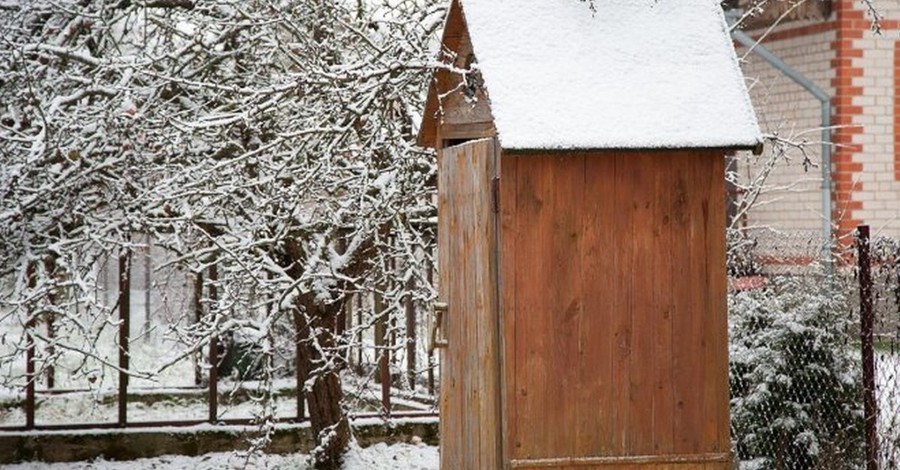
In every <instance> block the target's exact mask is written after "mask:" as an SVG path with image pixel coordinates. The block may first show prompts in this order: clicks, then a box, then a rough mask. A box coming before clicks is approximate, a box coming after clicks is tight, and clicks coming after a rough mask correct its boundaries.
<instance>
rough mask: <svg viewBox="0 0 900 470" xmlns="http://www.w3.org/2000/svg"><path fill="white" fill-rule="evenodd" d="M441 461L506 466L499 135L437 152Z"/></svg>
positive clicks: (457, 466) (450, 464) (471, 466)
mask: <svg viewBox="0 0 900 470" xmlns="http://www.w3.org/2000/svg"><path fill="white" fill-rule="evenodd" d="M438 165H439V168H438V234H439V236H438V250H439V253H438V262H439V267H440V276H441V278H440V279H441V282H440V287H439V288H440V297H441V299H442V300H444V301H445V302H447V305H448V312H447V314H446V318H445V323H444V324H445V325H446V338H447V340H448V342H449V346H448V347H447V348H446V349H443V350H442V353H441V396H440V407H441V423H440V430H441V468H444V469H484V470H492V469H499V468H501V466H500V465H501V461H500V395H499V393H500V386H499V378H500V371H499V367H500V359H499V354H500V347H499V334H498V319H497V315H498V306H497V283H496V280H497V263H496V258H495V250H494V247H495V246H496V234H497V224H496V215H495V213H494V204H493V197H492V193H491V180H492V179H493V178H494V176H495V175H496V174H497V173H496V156H495V155H494V140H493V139H484V140H479V141H474V142H469V143H466V144H463V145H458V146H454V147H448V148H445V149H441V150H440V151H439V152H438Z"/></svg>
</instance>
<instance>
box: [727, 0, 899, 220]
mask: <svg viewBox="0 0 900 470" xmlns="http://www.w3.org/2000/svg"><path fill="white" fill-rule="evenodd" d="M730 3H731V5H730V6H734V7H742V6H743V7H747V6H748V5H747V4H748V3H751V2H750V1H745V0H736V1H732V2H730ZM793 5H794V2H770V5H769V6H768V7H767V10H766V11H765V13H764V15H763V16H758V17H754V18H751V19H750V20H749V21H745V22H744V23H742V24H743V25H744V27H743V29H744V31H745V32H746V33H747V34H748V35H750V36H751V37H753V38H757V39H759V38H761V41H760V43H761V44H762V45H764V46H765V48H767V49H769V50H770V51H771V52H773V53H774V54H775V55H776V56H778V57H779V58H781V59H782V60H783V61H784V62H785V63H787V64H788V65H789V66H790V67H792V68H794V69H795V70H796V71H798V72H800V73H801V74H803V75H805V76H806V77H807V78H809V79H810V80H812V81H813V82H814V83H815V84H816V85H818V86H819V87H820V88H822V89H823V90H824V91H826V92H827V93H828V94H829V95H830V96H831V97H832V98H831V104H832V125H833V126H836V127H835V128H834V130H833V133H832V142H833V143H834V144H835V146H834V147H833V155H832V164H831V178H832V184H831V191H830V198H831V200H832V207H833V209H832V214H831V219H832V221H833V226H834V228H835V229H836V233H837V234H838V235H845V234H847V233H848V232H850V231H852V230H853V228H855V227H856V225H857V224H860V223H867V224H869V225H871V226H872V228H873V230H874V231H876V232H877V233H880V234H883V235H889V236H893V237H900V102H898V101H897V97H898V95H900V74H898V73H897V72H898V71H900V0H886V1H876V2H874V5H875V7H876V9H877V12H878V14H879V15H881V16H882V17H883V18H881V19H880V21H879V23H880V27H881V31H880V33H879V32H876V31H875V30H873V21H872V14H871V12H870V11H869V9H868V8H869V7H868V5H867V4H866V3H865V2H862V1H860V0H830V1H826V0H808V1H807V2H805V3H802V5H801V6H800V7H794V6H793ZM782 15H783V18H782V21H781V22H780V23H778V25H777V26H775V27H774V28H771V29H770V26H771V25H772V24H773V23H775V22H776V19H777V18H778V17H780V16H782ZM738 55H739V57H741V56H743V59H744V60H743V61H742V67H743V70H744V74H745V76H746V77H747V79H748V84H749V87H750V91H751V99H752V100H753V104H754V106H755V108H756V112H757V115H758V117H759V119H760V126H761V127H762V130H763V132H764V133H769V134H774V133H777V134H778V135H779V136H781V137H784V138H788V139H792V140H795V141H804V140H805V141H806V142H807V145H806V146H804V149H802V150H801V149H793V150H791V153H790V155H791V159H790V160H789V161H786V162H784V163H782V164H780V166H779V167H778V168H777V170H775V171H773V172H772V175H771V177H770V178H769V180H768V183H767V184H768V185H769V188H768V190H767V191H766V192H765V194H764V195H763V196H762V197H761V198H760V201H759V203H758V204H757V205H756V207H755V208H754V209H752V210H751V211H750V212H749V213H748V214H747V217H746V219H745V220H743V221H742V222H743V223H744V224H747V225H750V226H768V227H773V228H777V229H780V230H784V231H790V232H807V231H808V232H809V233H810V234H818V233H821V230H822V229H821V227H822V221H823V219H822V198H823V194H828V192H829V191H827V188H826V191H823V186H822V181H823V177H822V176H821V172H820V170H819V169H816V168H804V165H803V164H802V161H803V157H802V152H803V151H806V152H808V154H809V156H810V160H811V161H812V162H813V163H815V164H818V163H819V162H820V145H819V143H820V142H821V134H820V129H821V106H820V102H819V101H818V100H817V99H816V98H815V97H813V96H812V95H811V94H810V93H809V92H808V91H806V90H804V89H803V88H802V87H801V86H799V85H798V84H796V83H794V82H793V81H792V80H791V79H789V78H788V77H786V76H785V75H784V74H782V73H781V72H780V71H778V70H776V69H775V68H774V67H772V66H771V65H770V64H768V63H767V62H765V61H764V60H762V59H761V58H760V57H759V56H758V55H756V54H754V53H747V50H746V49H739V50H738ZM767 153H768V152H767ZM762 161H763V160H762V159H759V160H755V159H754V158H752V157H747V158H739V159H738V172H739V173H740V174H741V176H742V179H743V180H744V181H746V180H747V179H749V178H751V177H752V175H753V174H755V172H757V171H758V170H759V168H760V165H762ZM824 197H828V196H824Z"/></svg>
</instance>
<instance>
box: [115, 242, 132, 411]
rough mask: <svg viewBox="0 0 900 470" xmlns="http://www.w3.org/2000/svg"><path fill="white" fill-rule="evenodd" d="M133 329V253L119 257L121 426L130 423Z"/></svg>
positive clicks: (123, 253) (124, 252)
mask: <svg viewBox="0 0 900 470" xmlns="http://www.w3.org/2000/svg"><path fill="white" fill-rule="evenodd" d="M130 329H131V253H130V251H128V249H125V251H123V252H122V254H120V255H119V396H118V406H119V419H118V424H119V426H123V427H124V426H125V425H126V424H127V423H128V341H129V333H130V331H129V330H130Z"/></svg>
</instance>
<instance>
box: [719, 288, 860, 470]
mask: <svg viewBox="0 0 900 470" xmlns="http://www.w3.org/2000/svg"><path fill="white" fill-rule="evenodd" d="M829 285H830V283H827V282H822V279H821V278H817V279H808V278H798V277H783V278H775V279H772V280H771V282H770V284H769V287H767V288H766V289H760V290H752V291H745V292H737V293H732V294H730V295H729V299H728V303H729V311H730V312H729V333H730V337H731V339H730V343H729V353H730V355H731V359H730V369H731V370H730V373H731V374H730V376H731V379H730V380H731V415H732V416H731V422H732V438H733V439H734V441H735V448H736V449H735V450H736V452H737V455H738V458H739V459H740V460H741V461H742V468H752V469H770V468H771V469H782V468H787V469H812V468H817V469H818V468H835V469H836V468H842V469H843V468H857V467H858V466H859V465H860V464H861V463H862V461H863V457H862V455H861V454H862V449H863V431H862V423H863V414H862V400H861V397H860V384H861V378H860V365H859V361H858V359H857V356H858V353H857V349H856V347H855V346H854V343H853V342H851V341H849V338H851V337H852V334H851V332H850V331H848V330H850V329H851V328H852V325H851V321H852V320H851V319H852V318H853V317H852V316H851V309H850V308H849V305H848V298H847V294H846V293H845V292H844V291H842V290H841V289H838V288H830V287H829Z"/></svg>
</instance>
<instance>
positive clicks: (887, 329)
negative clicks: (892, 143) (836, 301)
mask: <svg viewBox="0 0 900 470" xmlns="http://www.w3.org/2000/svg"><path fill="white" fill-rule="evenodd" d="M870 251H871V260H870V261H871V301H872V318H871V324H872V339H873V341H872V361H873V369H874V379H875V380H874V381H875V390H874V404H875V413H876V415H875V417H874V420H875V423H876V425H875V440H876V442H875V445H876V446H877V447H876V455H877V457H878V459H879V461H880V462H881V464H882V465H881V468H884V469H897V468H900V240H898V239H895V238H888V237H875V238H874V239H873V240H872V242H871V249H870Z"/></svg>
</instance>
